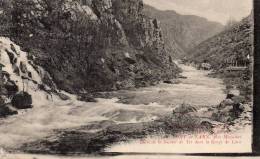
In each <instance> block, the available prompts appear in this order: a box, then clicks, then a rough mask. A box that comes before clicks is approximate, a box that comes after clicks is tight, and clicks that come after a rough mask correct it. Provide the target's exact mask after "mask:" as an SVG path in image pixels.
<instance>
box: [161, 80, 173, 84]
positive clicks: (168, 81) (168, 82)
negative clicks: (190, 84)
mask: <svg viewBox="0 0 260 159" xmlns="http://www.w3.org/2000/svg"><path fill="white" fill-rule="evenodd" d="M163 83H166V84H174V82H173V81H171V80H166V81H163Z"/></svg>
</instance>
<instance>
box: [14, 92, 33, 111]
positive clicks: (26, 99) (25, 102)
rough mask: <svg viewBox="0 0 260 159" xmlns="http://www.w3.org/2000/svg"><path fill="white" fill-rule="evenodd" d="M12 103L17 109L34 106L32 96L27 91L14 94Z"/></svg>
mask: <svg viewBox="0 0 260 159" xmlns="http://www.w3.org/2000/svg"><path fill="white" fill-rule="evenodd" d="M12 105H13V106H14V107H15V108H17V109H28V108H32V96H31V95H30V94H28V93H27V92H20V93H17V94H15V95H14V97H13V99H12Z"/></svg>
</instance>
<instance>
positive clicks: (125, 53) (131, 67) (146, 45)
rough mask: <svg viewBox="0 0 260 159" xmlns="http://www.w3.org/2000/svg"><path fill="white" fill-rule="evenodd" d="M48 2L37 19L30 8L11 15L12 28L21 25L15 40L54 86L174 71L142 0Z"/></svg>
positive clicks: (144, 78) (80, 87)
mask: <svg viewBox="0 0 260 159" xmlns="http://www.w3.org/2000/svg"><path fill="white" fill-rule="evenodd" d="M17 3H18V2H17ZM51 3H52V6H50V7H53V10H52V12H47V15H46V13H45V12H44V13H42V15H41V13H39V14H40V15H39V17H34V18H36V19H33V18H29V17H32V16H34V15H32V14H31V11H30V12H28V11H27V10H20V9H21V7H19V8H17V9H18V10H19V11H21V12H22V13H24V14H26V15H28V16H26V17H23V16H21V17H23V18H21V19H16V21H15V20H14V26H16V29H14V34H15V33H16V32H17V30H19V35H17V36H15V37H16V41H17V42H18V43H19V44H20V45H21V46H22V47H24V48H30V49H28V50H29V51H30V53H31V54H33V55H34V56H35V57H36V58H35V61H34V62H35V64H37V65H40V66H42V67H43V68H44V69H46V71H48V72H49V73H50V76H51V77H52V78H53V80H54V81H55V83H56V84H57V86H58V88H60V89H63V90H66V91H68V92H71V93H77V92H81V91H89V92H93V91H109V90H115V89H125V88H132V87H141V86H147V85H151V84H152V83H155V82H156V81H160V80H169V79H171V78H174V77H175V76H176V74H177V73H178V71H179V70H178V68H177V66H176V65H175V64H174V63H173V59H172V57H171V56H170V54H169V53H168V52H167V51H166V50H165V47H164V41H163V37H162V32H161V28H160V25H159V22H158V21H157V20H156V19H151V18H149V17H147V16H145V15H144V14H143V1H142V0H125V1H122V0H99V1H90V0H88V1H87V2H86V3H84V4H86V5H85V6H81V5H79V4H78V3H77V2H69V1H66V0H64V3H63V4H61V5H60V4H56V1H52V2H51ZM65 4H66V5H65ZM21 5H27V3H25V2H24V3H21ZM33 7H35V8H37V5H35V6H33ZM33 7H32V8H33ZM24 8H26V7H25V6H24ZM64 8H66V10H65V9H64ZM35 10H36V9H35ZM33 11H34V10H33V9H32V12H33ZM19 13H20V12H19ZM19 13H18V12H17V11H16V10H14V11H13V12H12V14H14V15H16V14H19ZM54 15H55V16H54ZM56 15H63V16H62V17H57V16H56ZM41 16H42V17H44V18H41ZM16 17H17V15H16ZM17 21H18V22H19V23H18V22H17ZM20 24H24V26H33V27H21V26H19V25H20ZM14 28H15V27H14ZM31 28H34V29H33V30H32V29H31ZM32 32H34V36H32V37H30V38H28V35H30V33H32ZM23 35H24V36H23Z"/></svg>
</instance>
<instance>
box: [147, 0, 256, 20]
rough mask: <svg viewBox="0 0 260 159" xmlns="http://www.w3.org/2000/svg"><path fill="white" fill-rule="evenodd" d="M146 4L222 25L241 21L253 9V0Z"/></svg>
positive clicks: (167, 0) (176, 0) (182, 0)
mask: <svg viewBox="0 0 260 159" xmlns="http://www.w3.org/2000/svg"><path fill="white" fill-rule="evenodd" d="M144 3H145V4H148V5H151V6H153V7H155V8H157V9H160V10H175V11H176V12H177V13H180V14H184V15H197V16H201V17H205V18H207V19H208V20H210V21H217V22H220V23H222V24H226V22H227V21H228V20H229V19H231V18H232V19H235V20H237V21H240V20H241V19H242V18H244V17H246V16H248V15H249V14H250V12H251V10H252V8H253V0H144Z"/></svg>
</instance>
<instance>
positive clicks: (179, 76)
mask: <svg viewBox="0 0 260 159" xmlns="http://www.w3.org/2000/svg"><path fill="white" fill-rule="evenodd" d="M178 78H181V79H187V78H188V77H185V76H182V75H178Z"/></svg>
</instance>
